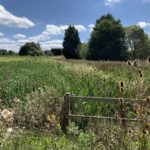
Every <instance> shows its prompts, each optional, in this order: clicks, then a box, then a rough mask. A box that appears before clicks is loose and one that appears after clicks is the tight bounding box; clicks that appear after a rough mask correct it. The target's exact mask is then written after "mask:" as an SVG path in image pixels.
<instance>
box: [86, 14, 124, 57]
mask: <svg viewBox="0 0 150 150" xmlns="http://www.w3.org/2000/svg"><path fill="white" fill-rule="evenodd" d="M124 37H125V32H124V28H123V27H122V24H121V22H120V20H116V19H115V18H114V17H113V16H112V15H111V14H107V15H104V16H102V17H101V18H100V19H98V20H97V21H96V25H95V27H94V28H93V31H92V33H91V37H90V40H89V51H88V57H87V58H88V59H92V60H124V59H126V58H125V54H126V47H125V43H124Z"/></svg>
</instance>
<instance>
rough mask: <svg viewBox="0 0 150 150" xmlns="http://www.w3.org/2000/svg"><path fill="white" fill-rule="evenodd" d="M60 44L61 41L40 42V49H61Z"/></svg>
mask: <svg viewBox="0 0 150 150" xmlns="http://www.w3.org/2000/svg"><path fill="white" fill-rule="evenodd" d="M62 43H63V40H51V41H46V42H41V43H40V44H41V48H42V49H44V50H46V49H51V48H62Z"/></svg>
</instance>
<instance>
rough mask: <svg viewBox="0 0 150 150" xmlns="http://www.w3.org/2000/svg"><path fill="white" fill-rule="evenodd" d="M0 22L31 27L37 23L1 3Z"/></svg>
mask: <svg viewBox="0 0 150 150" xmlns="http://www.w3.org/2000/svg"><path fill="white" fill-rule="evenodd" d="M0 24H1V25H6V26H10V27H18V28H29V27H33V26H35V24H34V23H33V22H32V21H30V20H29V19H28V18H26V17H17V16H14V15H13V14H12V13H10V12H9V11H7V10H6V9H5V8H4V7H3V6H2V5H0Z"/></svg>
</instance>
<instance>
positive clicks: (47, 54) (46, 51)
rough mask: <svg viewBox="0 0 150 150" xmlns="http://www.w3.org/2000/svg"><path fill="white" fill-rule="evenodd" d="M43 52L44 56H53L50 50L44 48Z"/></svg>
mask: <svg viewBox="0 0 150 150" xmlns="http://www.w3.org/2000/svg"><path fill="white" fill-rule="evenodd" d="M44 54H45V55H46V56H53V53H52V52H51V51H50V50H45V51H44Z"/></svg>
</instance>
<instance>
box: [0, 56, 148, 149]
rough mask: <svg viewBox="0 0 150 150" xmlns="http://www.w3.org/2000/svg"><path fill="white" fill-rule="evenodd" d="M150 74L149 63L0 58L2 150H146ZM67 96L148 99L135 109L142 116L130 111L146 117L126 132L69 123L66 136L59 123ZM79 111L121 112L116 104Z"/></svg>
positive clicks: (115, 126) (103, 124)
mask: <svg viewBox="0 0 150 150" xmlns="http://www.w3.org/2000/svg"><path fill="white" fill-rule="evenodd" d="M149 74H150V63H149V62H147V61H138V60H136V61H132V62H128V63H127V62H111V61H86V60H66V59H64V58H62V57H17V56H16V57H0V103H1V106H0V107H1V108H0V109H1V123H0V128H1V130H0V134H1V148H2V149H7V150H8V149H10V150H17V149H18V150H24V149H35V150H38V149H39V150H42V149H43V150H48V149H62V150H63V149H68V150H72V149H75V150H78V149H79V150H88V149H100V150H101V149H111V150H113V149H118V150H119V149H131V150H133V149H135V150H136V149H137V150H138V149H143V150H145V148H147V150H148V149H149V148H150V143H149V139H150V137H149V128H150V127H149V126H150V124H149V122H146V121H145V119H147V120H148V121H149V101H148V100H149V99H148V98H149V95H150V84H149V83H150V76H149ZM121 83H123V91H122V89H121V85H120V84H121ZM67 92H70V93H71V94H74V95H77V96H78V95H80V96H100V97H118V98H120V97H121V98H131V99H137V100H140V99H145V98H147V99H146V100H147V101H148V103H147V105H146V106H145V105H144V107H143V105H141V106H137V107H136V109H138V108H140V110H139V112H137V113H138V114H136V112H135V111H133V112H134V113H133V112H132V113H131V111H130V113H129V116H130V117H131V116H132V117H137V118H140V119H141V118H142V119H143V122H142V123H130V124H128V125H127V127H126V128H127V132H126V133H125V131H124V130H123V129H122V127H121V126H120V123H119V122H108V121H95V122H93V121H91V120H89V121H85V120H78V121H77V122H75V121H72V122H70V126H69V128H68V130H69V133H68V135H65V134H63V133H62V131H61V126H60V125H61V124H60V122H61V108H62V104H63V97H64V95H65V94H66V93H67ZM76 107H77V108H78V111H79V112H80V113H82V114H91V115H104V116H114V115H115V113H116V112H117V107H116V106H115V105H113V106H110V105H104V104H103V103H102V104H98V103H89V104H85V103H82V104H81V103H79V104H78V105H77V106H76ZM141 109H142V110H141ZM3 110H6V112H7V111H8V112H9V113H12V114H13V115H12V116H11V117H12V119H10V118H11V117H10V118H9V120H7V118H5V117H3V116H2V111H3ZM79 112H77V113H79ZM143 115H144V116H143ZM8 116H9V115H8ZM144 121H145V122H144ZM145 124H148V125H147V126H148V127H147V128H146V127H145ZM83 126H85V127H84V128H83ZM8 129H9V130H8ZM10 129H12V130H10Z"/></svg>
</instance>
